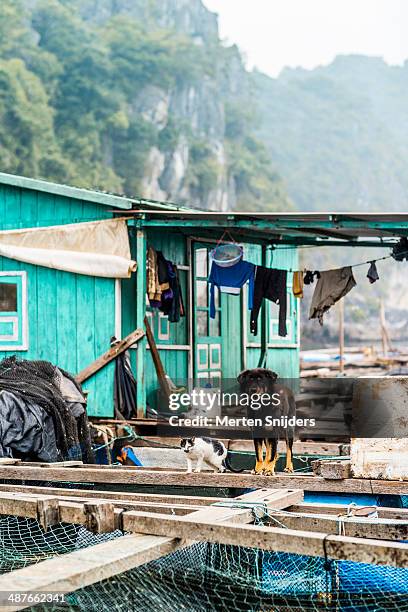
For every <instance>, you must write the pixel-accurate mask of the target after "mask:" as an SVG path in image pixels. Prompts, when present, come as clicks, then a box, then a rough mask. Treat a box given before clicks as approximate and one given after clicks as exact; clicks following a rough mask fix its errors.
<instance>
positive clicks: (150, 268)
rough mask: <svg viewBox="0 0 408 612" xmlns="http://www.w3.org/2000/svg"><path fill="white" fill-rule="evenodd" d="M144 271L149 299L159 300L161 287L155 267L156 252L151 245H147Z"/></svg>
mask: <svg viewBox="0 0 408 612" xmlns="http://www.w3.org/2000/svg"><path fill="white" fill-rule="evenodd" d="M146 272H147V274H146V276H147V279H146V281H147V295H148V297H149V300H153V301H157V302H160V299H161V289H160V283H159V273H158V268H157V253H156V251H155V250H154V248H153V247H149V248H148V249H147V258H146Z"/></svg>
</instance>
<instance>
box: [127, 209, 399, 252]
mask: <svg viewBox="0 0 408 612" xmlns="http://www.w3.org/2000/svg"><path fill="white" fill-rule="evenodd" d="M132 214H134V215H135V216H136V218H139V219H140V222H142V223H143V224H144V225H146V226H156V227H160V226H166V227H168V228H169V227H174V228H179V229H180V231H183V232H185V233H187V232H188V233H190V234H191V232H192V229H193V228H194V233H195V234H196V235H197V236H198V237H203V238H205V237H211V235H212V236H213V237H217V234H216V235H215V236H214V234H215V230H218V233H220V232H222V231H223V230H225V229H230V230H231V231H233V233H234V236H236V238H237V239H241V240H244V239H245V238H246V239H249V238H250V237H252V238H256V239H257V240H259V241H263V242H266V243H268V242H269V243H274V244H278V243H286V244H296V245H302V244H320V245H325V244H333V245H337V244H349V245H352V246H360V245H361V246H363V245H364V246H371V245H372V246H378V245H379V244H382V245H386V244H393V243H395V242H396V241H398V240H399V238H400V237H401V236H406V235H408V213H390V214H384V213H357V214H354V213H347V212H345V213H315V212H313V213H300V212H294V213H255V212H233V213H232V212H231V213H220V212H211V211H208V212H204V211H191V210H190V211H185V212H183V211H176V212H175V211H172V212H171V213H169V212H163V211H148V212H146V211H142V210H140V211H132Z"/></svg>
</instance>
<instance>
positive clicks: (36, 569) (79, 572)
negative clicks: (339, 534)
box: [0, 489, 303, 612]
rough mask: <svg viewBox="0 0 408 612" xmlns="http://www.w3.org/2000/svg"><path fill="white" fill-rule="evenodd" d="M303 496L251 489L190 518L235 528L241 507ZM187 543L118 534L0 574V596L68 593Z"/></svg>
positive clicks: (243, 515) (242, 518)
mask: <svg viewBox="0 0 408 612" xmlns="http://www.w3.org/2000/svg"><path fill="white" fill-rule="evenodd" d="M302 497H303V495H302V492H299V491H286V492H283V491H271V490H268V489H264V490H262V491H251V492H250V493H247V494H244V495H241V496H239V497H238V498H236V499H235V503H236V504H237V506H238V507H235V508H232V507H231V506H229V507H223V506H212V507H209V508H204V509H202V510H199V511H198V512H193V513H191V514H190V516H191V517H192V520H193V521H200V520H201V521H202V520H207V521H210V524H218V525H219V524H222V522H223V521H225V520H226V519H228V521H229V524H232V525H236V524H241V523H247V522H250V521H252V520H253V514H252V509H251V506H250V507H249V508H248V507H243V506H242V504H247V505H250V504H254V503H257V502H259V503H262V504H265V507H266V508H267V509H269V504H270V502H271V500H273V502H274V505H276V504H280V505H281V506H282V507H286V505H289V504H290V503H291V500H292V501H293V500H294V499H298V500H299V499H301V498H302ZM163 516H166V515H163ZM190 544H191V540H186V539H185V538H184V537H183V539H181V538H168V537H158V536H146V535H139V534H136V535H131V536H123V537H121V538H120V539H115V540H111V541H110V542H105V543H103V544H97V545H96V546H92V547H90V548H85V549H82V550H80V551H76V552H73V553H68V554H66V555H62V556H60V557H58V558H53V559H47V560H46V561H43V562H40V563H37V564H36V565H30V566H28V567H25V568H23V569H20V570H15V571H14V572H9V573H8V574H5V575H3V576H0V592H1V591H7V592H27V591H29V592H56V593H71V592H73V591H75V590H77V589H80V588H84V587H85V586H89V585H90V584H94V583H96V582H100V581H101V580H104V579H106V578H110V577H112V576H116V575H117V574H121V573H123V572H125V571H127V570H129V569H133V568H134V567H137V566H139V565H142V564H144V563H148V562H149V561H152V560H153V559H157V558H158V557H161V556H163V555H166V554H169V553H170V552H174V551H175V550H178V549H180V548H184V547H186V546H189V545H190ZM30 605H31V604H27V605H26V604H17V605H13V606H10V607H7V611H8V612H12V611H13V610H21V609H23V608H26V607H29V606H30Z"/></svg>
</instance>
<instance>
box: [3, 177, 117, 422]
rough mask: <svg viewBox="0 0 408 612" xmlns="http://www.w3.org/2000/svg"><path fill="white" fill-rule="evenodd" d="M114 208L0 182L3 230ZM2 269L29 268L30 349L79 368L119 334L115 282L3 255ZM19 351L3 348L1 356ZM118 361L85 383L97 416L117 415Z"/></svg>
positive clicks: (33, 355) (97, 215)
mask: <svg viewBox="0 0 408 612" xmlns="http://www.w3.org/2000/svg"><path fill="white" fill-rule="evenodd" d="M108 210H109V208H108V207H105V206H101V205H98V204H92V203H88V202H86V201H81V200H76V199H70V198H66V197H62V196H54V195H51V194H47V193H42V192H36V191H31V190H27V189H20V188H16V187H10V186H6V185H0V229H3V230H5V229H17V228H21V227H36V226H48V225H58V224H65V223H74V222H77V221H78V222H80V221H92V220H96V219H106V218H110V217H111V216H112V214H111V213H109V212H108ZM0 270H1V271H20V270H25V271H26V272H27V297H28V331H29V345H28V350H27V351H16V352H15V354H16V355H17V356H18V357H21V358H27V359H46V360H49V361H51V362H52V363H55V364H57V365H59V366H60V367H62V368H64V369H66V370H68V371H70V372H72V373H77V372H79V371H80V370H81V369H83V368H84V367H85V366H87V365H88V364H89V363H91V362H92V361H93V360H94V359H96V358H97V357H98V356H99V355H101V354H102V353H103V352H105V351H106V350H107V348H109V341H110V338H111V336H112V335H114V324H115V291H114V281H113V280H111V279H104V278H93V277H90V276H83V275H76V274H71V273H68V272H60V271H56V270H51V269H48V268H43V267H37V266H32V265H28V264H25V263H20V262H17V261H14V260H11V259H6V258H1V257H0ZM12 354H13V351H7V352H0V358H3V357H6V356H10V355H12ZM112 383H113V364H110V365H108V366H107V367H105V368H104V369H103V370H101V371H100V372H99V373H98V374H97V375H96V376H94V377H93V378H92V379H90V380H89V382H88V383H86V384H85V385H84V388H85V389H87V390H88V391H89V407H88V411H89V414H90V415H91V416H113V402H112V396H113V391H112V389H113V387H112Z"/></svg>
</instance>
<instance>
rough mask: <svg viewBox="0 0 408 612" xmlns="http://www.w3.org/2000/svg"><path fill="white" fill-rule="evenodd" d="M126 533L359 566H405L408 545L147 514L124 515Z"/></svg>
mask: <svg viewBox="0 0 408 612" xmlns="http://www.w3.org/2000/svg"><path fill="white" fill-rule="evenodd" d="M123 527H124V529H125V530H126V531H137V532H139V533H146V534H150V535H153V534H154V535H164V534H167V535H169V536H173V537H185V538H191V539H194V540H200V541H203V542H217V543H219V544H231V545H236V546H246V547H249V548H260V549H262V550H274V551H280V552H288V553H294V554H300V555H310V556H313V557H324V556H325V552H324V551H325V550H326V552H327V555H328V557H329V558H331V559H339V560H340V559H341V560H351V561H358V562H360V563H373V564H380V565H382V564H385V565H393V566H395V567H407V566H408V544H401V543H399V542H387V543H385V542H384V541H381V540H369V539H362V538H351V537H348V536H339V535H327V534H326V533H317V532H316V533H312V532H308V531H297V530H293V529H281V528H278V527H264V526H262V527H258V526H256V525H250V526H247V525H239V524H235V523H231V522H224V523H221V524H214V523H213V522H209V521H206V522H204V521H200V522H198V521H197V519H196V518H195V517H194V516H193V515H189V516H183V517H174V516H168V515H164V514H163V515H157V514H156V515H152V514H148V513H146V512H127V513H126V514H125V515H124V516H123Z"/></svg>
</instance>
